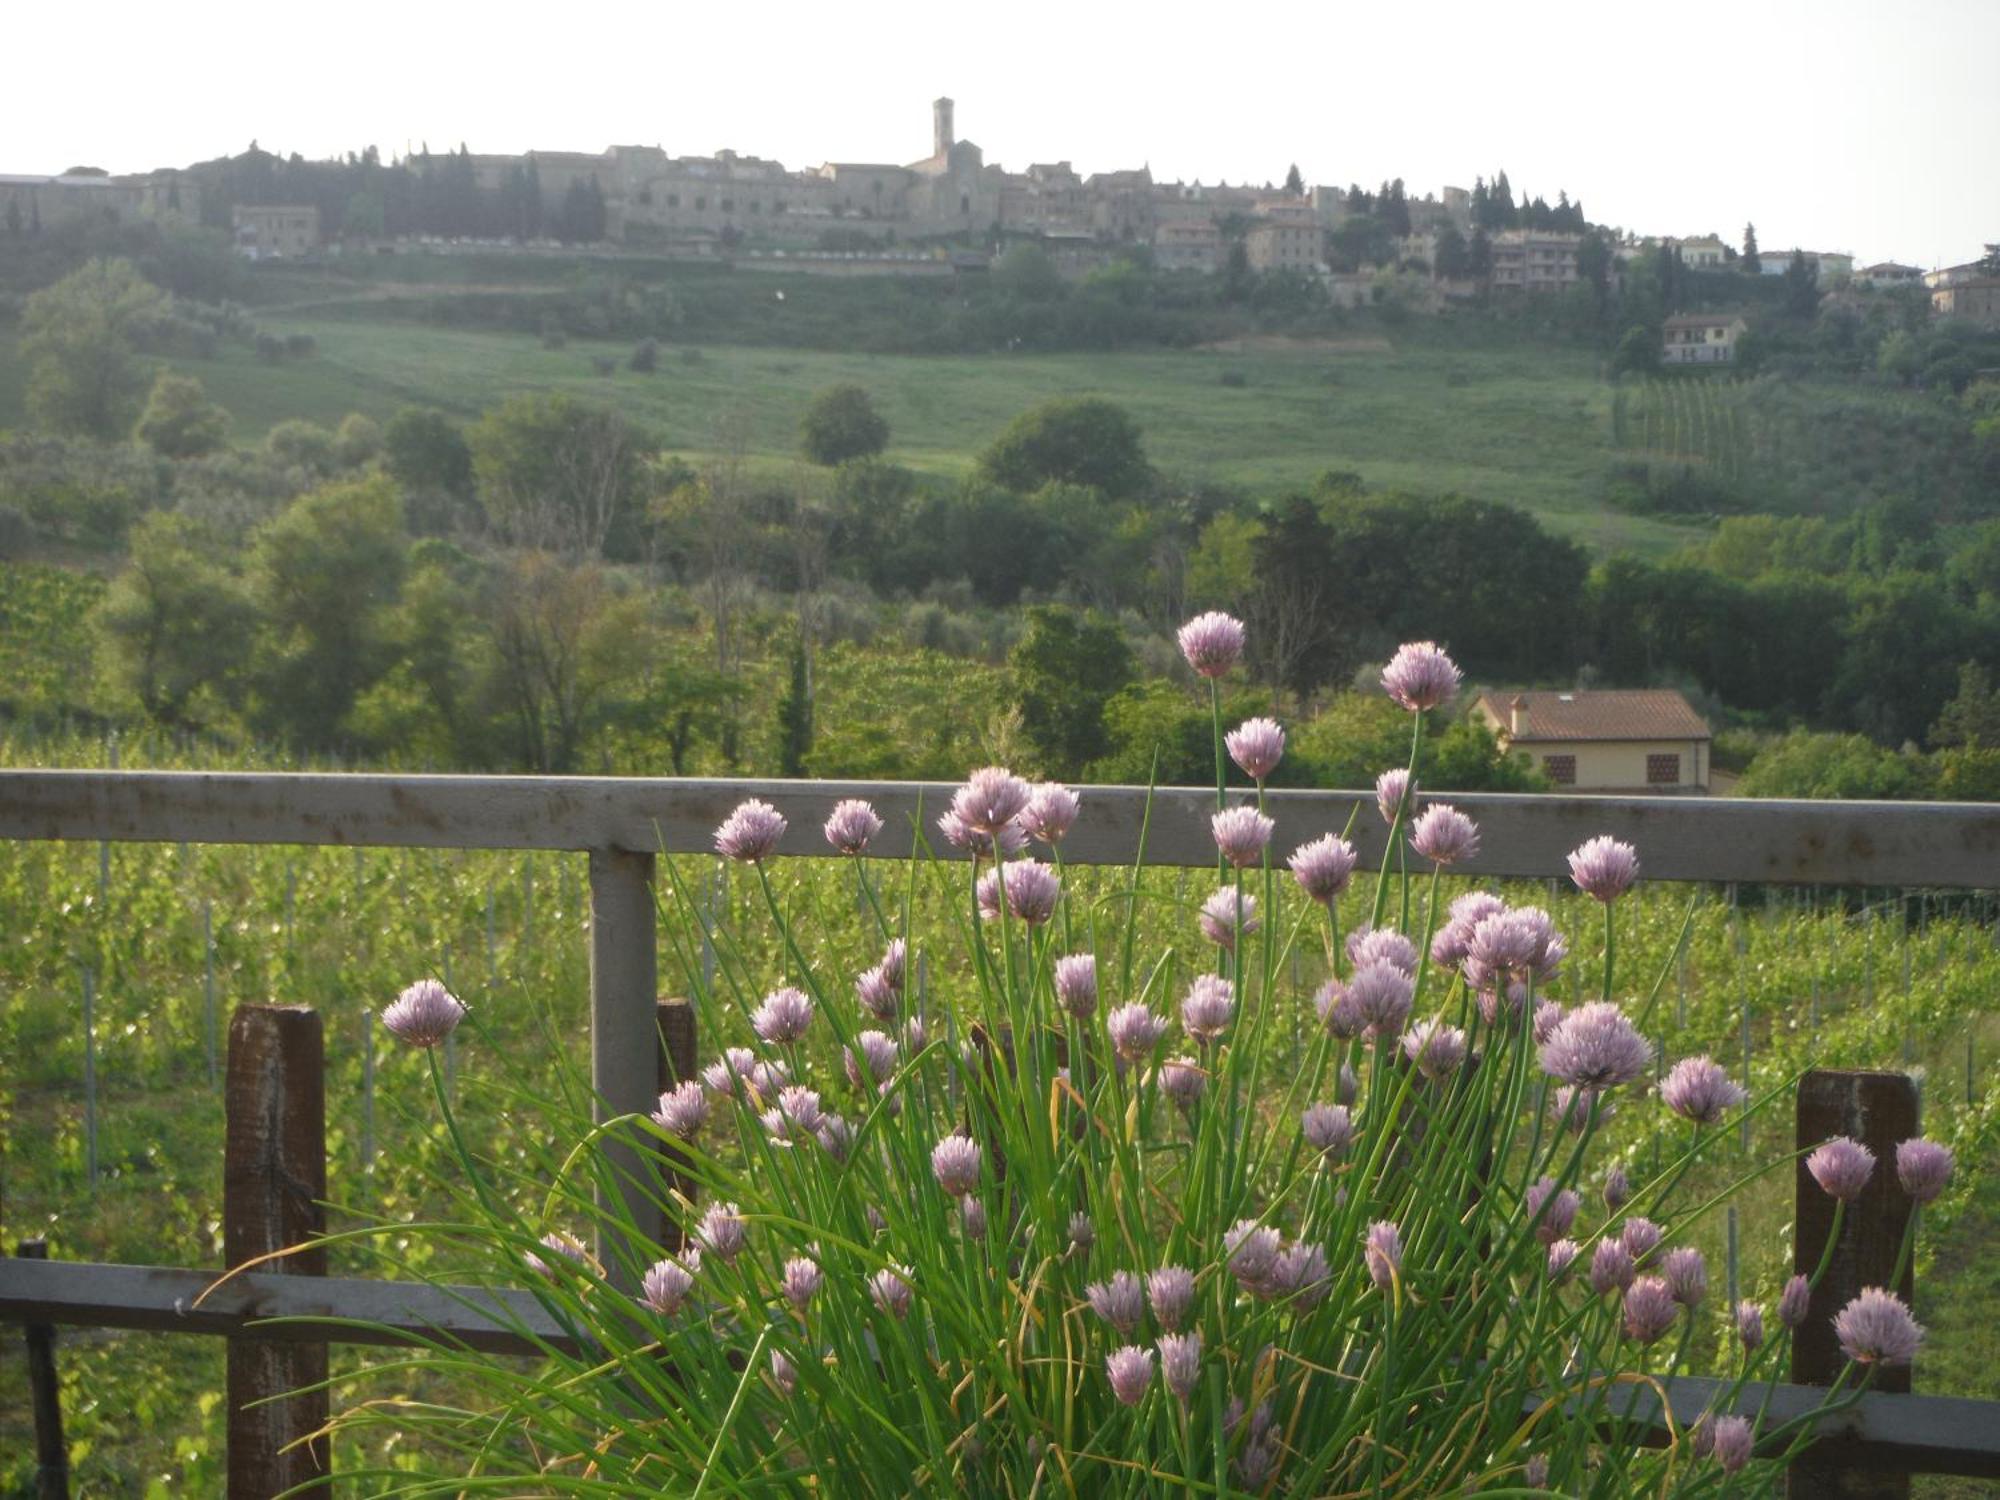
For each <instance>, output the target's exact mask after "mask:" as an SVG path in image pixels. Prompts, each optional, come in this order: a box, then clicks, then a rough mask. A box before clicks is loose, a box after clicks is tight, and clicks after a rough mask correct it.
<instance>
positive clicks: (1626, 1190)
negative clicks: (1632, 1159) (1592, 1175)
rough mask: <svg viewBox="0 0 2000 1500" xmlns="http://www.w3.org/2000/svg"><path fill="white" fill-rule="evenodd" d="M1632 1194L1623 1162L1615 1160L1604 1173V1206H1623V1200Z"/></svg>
mask: <svg viewBox="0 0 2000 1500" xmlns="http://www.w3.org/2000/svg"><path fill="white" fill-rule="evenodd" d="M1631 1196H1632V1183H1631V1180H1630V1179H1629V1178H1627V1177H1626V1175H1625V1163H1623V1162H1620V1161H1615V1162H1613V1163H1612V1164H1611V1170H1610V1171H1609V1172H1606V1173H1605V1174H1604V1206H1605V1207H1606V1208H1608V1209H1612V1210H1614V1211H1615V1210H1617V1209H1620V1208H1622V1207H1624V1206H1625V1200H1626V1199H1627V1198H1629V1197H1631Z"/></svg>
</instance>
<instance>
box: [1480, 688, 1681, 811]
mask: <svg viewBox="0 0 2000 1500" xmlns="http://www.w3.org/2000/svg"><path fill="white" fill-rule="evenodd" d="M1473 712H1474V713H1476V714H1477V715H1478V716H1479V717H1480V719H1481V720H1482V721H1484V722H1485V724H1486V725H1487V727H1488V728H1490V729H1491V730H1492V731H1493V732H1494V734H1495V735H1497V736H1498V737H1499V740H1500V747H1501V748H1502V749H1503V750H1509V751H1519V752H1521V753H1522V754H1524V755H1526V756H1528V757H1529V758H1530V759H1531V760H1532V761H1533V762H1534V763H1535V765H1536V766H1537V767H1539V768H1540V770H1541V772H1542V774H1543V775H1545V776H1547V777H1548V779H1549V780H1550V781H1551V782H1552V783H1554V784H1555V785H1556V786H1557V787H1559V788H1561V789H1562V790H1563V791H1576V792H1603V793H1606V794H1612V793H1618V794H1623V795H1627V796H1632V795H1640V796H1671V795H1676V794H1678V795H1681V796H1701V795H1704V794H1705V793H1706V792H1707V791H1708V783H1709V747H1710V742H1711V741H1712V740H1713V738H1714V736H1713V735H1712V734H1711V733H1710V732H1709V727H1708V721H1707V720H1706V719H1704V718H1702V716H1701V715H1700V714H1698V713H1696V712H1695V711H1694V708H1693V707H1692V705H1690V704H1689V703H1688V701H1687V699H1686V698H1684V697H1682V696H1681V695H1680V694H1679V693H1678V692H1676V691H1674V690H1673V689H1672V688H1646V689H1639V690H1634V691H1624V690H1614V691H1605V692H1585V691H1578V692H1573V693H1561V692H1533V693H1481V694H1480V695H1479V698H1478V700H1477V701H1476V702H1475V703H1474V704H1473Z"/></svg>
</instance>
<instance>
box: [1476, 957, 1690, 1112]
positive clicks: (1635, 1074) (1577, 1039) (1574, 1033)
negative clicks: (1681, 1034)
mask: <svg viewBox="0 0 2000 1500" xmlns="http://www.w3.org/2000/svg"><path fill="white" fill-rule="evenodd" d="M1486 925H1487V924H1486V923H1481V924H1480V926H1481V929H1482V930H1483V929H1484V928H1485V926H1486ZM1541 1059H1542V1071H1543V1072H1545V1073H1548V1074H1550V1075H1552V1076H1553V1077H1556V1078H1559V1079H1561V1080H1562V1081H1563V1082H1564V1083H1566V1084H1568V1085H1569V1086H1570V1087H1571V1088H1579V1089H1612V1088H1617V1087H1619V1086H1620V1085H1621V1084H1627V1083H1631V1082H1632V1081H1633V1080H1635V1079H1638V1078H1643V1077H1644V1076H1645V1074H1646V1068H1647V1066H1648V1065H1649V1064H1650V1063H1651V1062H1652V1060H1653V1044H1652V1043H1651V1042H1649V1041H1647V1040H1646V1039H1645V1038H1644V1037H1643V1036H1641V1035H1639V1033H1638V1031H1637V1030H1636V1029H1634V1027H1633V1025H1632V1023H1631V1022H1630V1021H1628V1020H1626V1019H1625V1013H1624V1012H1623V1011H1622V1010H1620V1009H1619V1008H1618V1007H1617V1006H1616V1005H1613V1004H1611V1003H1610V1002H1609V1001H1605V1000H1593V1001H1591V1002H1590V1003H1589V1004H1587V1005H1580V1006H1578V1007H1577V1008H1576V1009H1575V1010H1573V1011H1571V1012H1570V1013H1569V1014H1568V1015H1566V1016H1564V1017H1563V1018H1562V1022H1561V1024H1559V1025H1558V1026H1557V1027H1556V1029H1555V1033H1554V1035H1552V1036H1551V1037H1550V1038H1549V1039H1548V1040H1547V1041H1546V1042H1544V1043H1543V1044H1542V1049H1541Z"/></svg>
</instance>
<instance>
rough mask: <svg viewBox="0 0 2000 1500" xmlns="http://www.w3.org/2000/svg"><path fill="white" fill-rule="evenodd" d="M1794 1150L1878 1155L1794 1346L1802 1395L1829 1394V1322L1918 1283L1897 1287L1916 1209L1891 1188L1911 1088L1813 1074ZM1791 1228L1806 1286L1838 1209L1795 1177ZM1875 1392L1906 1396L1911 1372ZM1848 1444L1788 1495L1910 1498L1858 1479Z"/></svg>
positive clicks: (1895, 1080)
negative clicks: (1836, 1146)
mask: <svg viewBox="0 0 2000 1500" xmlns="http://www.w3.org/2000/svg"><path fill="white" fill-rule="evenodd" d="M1797 1120H1798V1133H1797V1145H1798V1147H1799V1149H1800V1150H1801V1151H1805V1150H1809V1149H1810V1148H1812V1147H1814V1146H1817V1145H1819V1144H1820V1142H1822V1141H1824V1140H1827V1139H1829V1138H1830V1137H1833V1136H1837V1135H1844V1136H1851V1137H1852V1138H1853V1139H1855V1140H1857V1141H1859V1142H1861V1144H1862V1145H1864V1146H1866V1147H1867V1148H1868V1149H1869V1150H1870V1151H1873V1152H1874V1153H1875V1171H1874V1174H1873V1175H1872V1176H1871V1177H1870V1178H1869V1179H1868V1186H1867V1188H1866V1189H1865V1190H1864V1191H1863V1192H1862V1194H1861V1196H1860V1197H1859V1198H1857V1199H1855V1200H1854V1202H1852V1203H1850V1204H1849V1205H1848V1206H1847V1212H1846V1214H1845V1215H1844V1217H1843V1221H1842V1224H1841V1230H1840V1240H1839V1243H1838V1244H1836V1245H1835V1246H1834V1247H1833V1257H1832V1259H1831V1260H1830V1261H1828V1262H1827V1268H1826V1275H1825V1276H1824V1277H1823V1278H1822V1279H1821V1280H1820V1283H1819V1285H1818V1286H1817V1287H1815V1288H1814V1289H1813V1296H1812V1302H1811V1305H1810V1306H1809V1308H1808V1309H1807V1312H1806V1320H1805V1323H1804V1324H1803V1325H1802V1326H1801V1327H1800V1328H1799V1329H1798V1331H1797V1332H1796V1333H1795V1334H1794V1335H1793V1336H1792V1380H1793V1382H1794V1383H1796V1384H1798V1385H1831V1384H1833V1382H1834V1380H1835V1378H1836V1377H1837V1376H1838V1375H1839V1374H1840V1371H1841V1369H1842V1367H1843V1366H1845V1365H1846V1363H1847V1359H1846V1356H1845V1355H1843V1354H1842V1353H1841V1352H1840V1341H1839V1340H1838V1339H1837V1338H1835V1337H1834V1332H1833V1317H1834V1314H1835V1313H1837V1312H1839V1311H1840V1310H1841V1308H1843V1307H1845V1306H1846V1305H1847V1304H1848V1302H1850V1301H1851V1300H1852V1299H1853V1298H1854V1297H1855V1296H1856V1295H1857V1294H1859V1292H1860V1291H1861V1289H1862V1288H1863V1287H1864V1286H1879V1287H1888V1288H1890V1289H1891V1290H1893V1291H1895V1292H1896V1293H1897V1294H1898V1295H1900V1296H1901V1297H1902V1298H1903V1300H1904V1301H1906V1302H1907V1301H1909V1300H1910V1294H1911V1289H1912V1287H1913V1286H1914V1284H1915V1280H1916V1278H1915V1274H1914V1273H1913V1272H1912V1271H1911V1269H1910V1268H1909V1267H1908V1266H1907V1265H1906V1266H1905V1267H1904V1268H1903V1274H1902V1277H1901V1279H1900V1280H1897V1279H1895V1273H1896V1260H1897V1255H1898V1252H1899V1251H1900V1250H1901V1249H1902V1245H1903V1234H1904V1231H1905V1230H1906V1228H1907V1227H1908V1225H1909V1221H1910V1215H1911V1213H1912V1212H1913V1205H1912V1204H1911V1202H1910V1197H1909V1194H1907V1193H1905V1192H1904V1191H1903V1185H1902V1183H1900V1182H1899V1181H1897V1178H1896V1146H1897V1143H1898V1142H1900V1141H1905V1140H1908V1139H1909V1138H1910V1137H1911V1136H1913V1135H1916V1134H1917V1133H1918V1131H1919V1127H1920V1121H1919V1119H1918V1109H1917V1086H1916V1083H1915V1081H1914V1080H1913V1079H1911V1078H1910V1077H1909V1076H1908V1075H1906V1074H1903V1073H1876V1072H1860V1071H1848V1070H1831V1069H1827V1070H1821V1069H1815V1070H1813V1071H1812V1072H1809V1073H1807V1074H1806V1075H1805V1077H1804V1078H1802V1079H1800V1080H1799V1099H1798V1115H1797ZM1797 1202H1798V1207H1797V1220H1796V1225H1795V1234H1794V1249H1793V1257H1794V1259H1793V1264H1794V1267H1795V1269H1797V1270H1798V1271H1801V1272H1803V1273H1804V1274H1806V1275H1808V1276H1810V1275H1811V1274H1812V1273H1813V1272H1814V1271H1815V1270H1817V1269H1818V1267H1819V1263H1820V1259H1821V1257H1822V1256H1823V1255H1824V1254H1825V1252H1826V1246H1827V1240H1828V1238H1829V1237H1830V1235H1831V1234H1832V1230H1833V1214H1834V1201H1833V1199H1832V1198H1830V1197H1828V1196H1827V1194H1826V1193H1825V1192H1823V1191H1821V1189H1820V1186H1819V1184H1818V1183H1817V1182H1815V1181H1814V1180H1813V1178H1812V1174H1811V1173H1810V1172H1808V1171H1807V1170H1806V1164H1805V1158H1804V1157H1803V1156H1801V1157H1800V1158H1799V1162H1798V1167H1797ZM1872 1388H1873V1389H1875V1390H1878V1391H1907V1390H1909V1388H1910V1371H1909V1368H1908V1367H1907V1366H1904V1367H1902V1368H1899V1369H1883V1370H1881V1371H1879V1372H1878V1373H1877V1375H1876V1377H1875V1380H1874V1382H1873V1386H1872ZM1859 1458H1860V1454H1859V1453H1858V1451H1857V1450H1856V1449H1855V1447H1854V1446H1853V1445H1851V1444H1843V1443H1839V1442H1828V1443H1822V1444H1820V1445H1819V1446H1817V1447H1815V1448H1814V1449H1813V1450H1812V1451H1811V1452H1810V1453H1809V1454H1808V1455H1807V1456H1806V1457H1804V1458H1802V1459H1800V1460H1799V1461H1798V1462H1797V1463H1796V1464H1794V1465H1793V1466H1792V1473H1791V1480H1790V1493H1791V1494H1792V1495H1794V1496H1799V1497H1808V1496H1809V1497H1811V1500H1848V1497H1863V1496H1865V1497H1869V1500H1875V1497H1891V1496H1895V1497H1900V1496H1906V1495H1908V1494H1909V1493H1910V1478H1909V1475H1908V1474H1903V1473H1885V1472H1881V1471H1868V1470H1865V1469H1863V1468H1862V1467H1861V1466H1860V1464H1859V1462H1858V1460H1859Z"/></svg>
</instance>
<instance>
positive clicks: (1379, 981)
mask: <svg viewBox="0 0 2000 1500" xmlns="http://www.w3.org/2000/svg"><path fill="white" fill-rule="evenodd" d="M1347 992H1348V994H1349V995H1350V996H1351V997H1352V998H1353V1001H1354V1004H1355V1005H1356V1007H1358V1008H1359V1010H1360V1012H1361V1016H1362V1019H1363V1020H1364V1021H1365V1022H1366V1023H1367V1027H1368V1030H1369V1033H1370V1034H1371V1035H1373V1036H1394V1035H1395V1034H1396V1033H1397V1032H1399V1031H1401V1030H1402V1029H1403V1023H1404V1022H1405V1021H1407V1020H1409V1018H1410V1002H1411V1001H1412V1000H1413V999H1414V998H1415V996H1416V983H1415V981H1413V980H1412V979H1411V978H1410V976H1409V975H1407V974H1405V973H1404V972H1403V971H1402V970H1401V969H1399V968H1397V967H1395V965H1393V964H1384V963H1374V964H1369V965H1368V966H1367V967H1366V968H1362V969H1356V970H1355V971H1354V977H1353V978H1352V979H1350V980H1348V982H1347Z"/></svg>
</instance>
